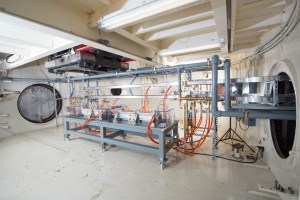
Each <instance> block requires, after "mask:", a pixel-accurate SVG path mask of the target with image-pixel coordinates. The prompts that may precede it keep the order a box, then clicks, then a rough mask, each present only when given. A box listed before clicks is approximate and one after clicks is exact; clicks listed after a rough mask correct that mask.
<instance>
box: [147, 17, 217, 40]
mask: <svg viewBox="0 0 300 200" xmlns="http://www.w3.org/2000/svg"><path fill="white" fill-rule="evenodd" d="M215 25H216V24H215V20H214V19H208V20H204V21H200V22H195V23H192V24H187V25H183V26H179V27H175V28H170V29H166V30H162V31H158V32H152V33H146V34H144V35H142V38H144V40H145V41H156V40H162V39H166V38H171V37H178V36H181V35H189V34H195V33H203V32H205V33H207V32H213V31H214V30H215V29H216V26H215Z"/></svg>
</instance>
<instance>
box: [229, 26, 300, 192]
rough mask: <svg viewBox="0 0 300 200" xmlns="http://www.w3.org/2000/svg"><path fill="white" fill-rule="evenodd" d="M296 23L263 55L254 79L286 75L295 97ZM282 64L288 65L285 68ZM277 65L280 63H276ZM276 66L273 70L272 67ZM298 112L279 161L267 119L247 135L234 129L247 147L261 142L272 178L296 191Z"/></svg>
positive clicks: (299, 35) (299, 44) (299, 48)
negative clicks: (291, 137)
mask: <svg viewBox="0 0 300 200" xmlns="http://www.w3.org/2000/svg"><path fill="white" fill-rule="evenodd" d="M270 35H272V33H270V34H268V35H266V36H265V37H264V38H263V40H267V39H268V38H269V37H270ZM299 52H300V24H298V26H297V27H296V28H295V30H294V31H293V32H292V33H291V34H290V35H289V37H288V38H286V40H285V41H284V42H282V43H281V44H280V45H278V46H277V47H276V48H274V49H272V50H271V51H269V52H267V53H266V54H264V56H263V58H262V60H261V61H260V66H259V68H258V76H271V75H277V74H278V73H280V72H286V73H287V74H288V75H289V76H290V77H291V79H292V81H293V85H294V88H295V92H296V95H298V93H299V92H300V86H299V78H300V67H299V66H298V65H299V63H300V56H299V55H300V54H299ZM251 54H252V51H251V50H249V52H246V53H245V55H246V56H248V55H251ZM282 61H284V62H287V63H289V66H286V65H285V64H283V63H282ZM278 63H280V64H278ZM276 64H278V65H277V67H276ZM237 68H238V65H234V66H233V69H232V73H231V76H232V77H236V76H238V75H237V74H239V73H237V72H236V69H237ZM242 70H243V71H242V77H245V74H246V69H245V67H244V65H242ZM296 101H297V110H298V107H299V105H300V100H299V97H296ZM299 122H300V119H299V111H297V126H296V134H295V142H294V147H293V149H292V151H291V152H290V156H289V157H288V158H287V159H282V158H280V157H279V156H278V154H277V152H276V150H275V148H274V146H273V141H272V137H271V132H270V125H269V120H266V119H264V120H257V126H255V127H250V128H249V130H248V131H247V132H243V131H241V130H240V129H238V133H240V134H241V135H243V136H244V137H245V138H246V141H248V142H249V143H250V144H251V143H253V144H256V143H261V144H262V145H263V146H264V147H265V152H264V160H265V162H266V163H267V164H268V165H269V166H270V168H271V170H272V172H273V173H274V174H275V176H276V178H277V179H278V181H279V182H280V184H282V185H283V186H284V187H290V186H291V187H292V188H294V189H296V190H297V189H298V188H299V186H300V161H299V158H300V134H299V132H300V130H299Z"/></svg>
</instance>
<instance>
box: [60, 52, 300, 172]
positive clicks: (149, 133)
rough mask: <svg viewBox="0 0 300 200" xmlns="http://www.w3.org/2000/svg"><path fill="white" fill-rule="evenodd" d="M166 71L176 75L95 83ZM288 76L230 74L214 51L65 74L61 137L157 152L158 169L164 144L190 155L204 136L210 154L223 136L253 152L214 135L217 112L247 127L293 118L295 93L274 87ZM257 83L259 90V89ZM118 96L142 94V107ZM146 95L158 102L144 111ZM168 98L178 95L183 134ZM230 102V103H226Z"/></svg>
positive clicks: (231, 135) (229, 135)
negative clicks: (189, 58) (205, 56)
mask: <svg viewBox="0 0 300 200" xmlns="http://www.w3.org/2000/svg"><path fill="white" fill-rule="evenodd" d="M219 70H221V71H224V75H225V76H224V77H225V79H223V80H221V79H218V71H219ZM199 71H211V76H212V78H211V79H208V78H207V79H193V76H192V75H193V73H195V72H199ZM172 74H175V75H177V81H175V82H162V83H144V84H128V85H108V86H103V85H101V86H100V85H99V83H98V81H101V80H104V79H106V80H107V79H119V78H135V77H155V76H161V75H172ZM92 81H96V83H97V86H90V82H92ZM289 81H290V79H289V77H287V76H285V75H277V76H271V77H251V78H239V79H230V61H229V60H225V61H224V62H220V59H219V57H218V56H214V57H212V59H211V60H210V59H209V60H208V61H207V62H203V63H197V64H189V65H180V66H169V67H150V68H141V69H138V70H130V71H125V72H114V73H104V74H97V75H90V76H83V77H68V78H67V79H66V82H67V83H68V85H69V103H70V105H69V107H68V110H69V112H70V114H69V116H65V118H64V119H65V139H66V140H68V139H69V138H70V137H71V136H76V137H83V138H87V139H91V140H95V141H99V142H100V143H101V146H102V149H103V150H104V151H105V150H106V147H107V145H109V144H113V145H117V146H122V147H126V148H132V149H135V150H138V151H143V152H149V153H154V154H157V155H159V160H160V163H161V166H162V168H164V166H165V163H166V162H167V157H166V153H167V152H168V151H169V150H170V149H172V150H174V151H178V152H180V153H183V154H187V155H192V154H193V153H194V152H195V151H196V150H197V149H198V148H199V147H200V146H201V145H202V144H203V143H204V142H205V141H206V139H207V138H212V141H213V145H212V157H213V159H214V158H215V156H216V150H217V148H218V143H219V142H220V141H221V142H222V141H224V140H227V139H230V140H231V141H232V144H234V143H233V141H238V142H242V143H245V144H246V146H247V147H249V149H250V150H252V151H254V150H253V148H251V147H250V145H248V144H247V143H246V142H245V141H243V140H242V139H241V138H240V137H239V136H238V135H237V134H236V133H232V132H231V131H230V133H226V134H224V135H223V136H222V137H221V139H220V140H218V117H229V118H230V119H231V117H235V118H239V119H240V121H241V122H242V123H244V124H246V125H248V126H255V119H273V120H295V118H296V107H295V94H294V93H293V91H291V90H290V91H287V92H285V93H282V92H280V91H281V90H282V89H280V88H281V87H282V85H286V84H288V82H289ZM77 83H80V84H82V83H85V87H84V90H82V93H80V95H77V96H76V95H75V94H78V93H76V90H75V88H76V84H77ZM280 85H281V86H280ZM158 87H164V88H166V90H164V92H165V93H164V95H154V94H151V95H150V94H148V92H149V89H151V88H158ZM172 87H173V88H175V89H176V91H173V93H171V92H170V90H171V88H172ZM283 87H284V86H283ZM103 88H108V89H118V90H119V89H133V88H142V89H144V91H145V92H144V95H133V94H131V95H121V94H119V95H105V94H103V93H102V92H101V89H103ZM258 88H264V89H263V91H262V92H261V93H259V91H258V90H259V89H258ZM107 99H114V101H111V103H112V102H113V104H112V105H108V104H107V102H106V101H107ZM119 99H142V100H143V107H142V108H141V109H140V110H138V111H137V110H131V109H130V108H128V107H127V106H124V105H118V104H117V101H118V100H119ZM150 99H162V101H161V102H162V106H158V108H157V109H155V110H148V109H147V102H149V100H150ZM170 99H172V100H178V101H179V104H180V105H182V108H183V117H182V123H183V135H180V134H179V133H178V120H177V119H178V116H176V117H175V114H174V110H173V109H169V108H167V106H166V102H167V101H168V100H170ZM233 101H235V102H236V103H235V104H232V102H233ZM218 102H224V104H225V106H224V108H225V109H224V110H220V109H219V105H218ZM230 125H231V121H230ZM230 128H231V127H230ZM129 134H130V135H136V136H141V137H146V138H148V139H149V141H151V142H152V143H153V144H150V145H145V144H139V143H137V142H131V141H126V139H125V138H126V135H129ZM234 136H237V137H238V138H235V137H234ZM242 147H243V145H242ZM236 148H241V147H236ZM238 150H240V149H238ZM237 153H239V152H237Z"/></svg>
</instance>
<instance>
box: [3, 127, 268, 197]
mask: <svg viewBox="0 0 300 200" xmlns="http://www.w3.org/2000/svg"><path fill="white" fill-rule="evenodd" d="M129 139H130V138H129ZM140 140H144V141H146V139H145V138H141V139H140ZM210 145H211V141H210V140H208V141H207V142H206V144H205V146H204V147H202V148H201V151H202V152H210V148H211V147H210ZM221 150H222V152H223V153H222V154H223V155H227V156H230V155H231V147H230V146H229V145H224V144H222V145H220V151H221ZM222 154H221V155H222ZM168 157H169V162H168V164H167V168H166V169H165V170H164V171H162V170H161V169H160V165H159V162H158V157H157V156H155V155H151V154H145V153H140V152H135V151H132V150H128V149H124V148H121V147H109V148H108V151H107V152H104V153H102V151H101V148H100V146H99V144H98V143H95V142H92V141H88V140H82V139H74V140H71V141H70V142H68V143H67V142H64V141H63V129H62V127H59V128H49V129H44V130H41V131H35V132H30V133H25V134H21V135H14V136H12V137H8V138H5V139H2V140H0V161H1V164H0V199H1V200H6V199H13V200H18V199H22V200H25V199H30V200H35V199H43V200H47V199H49V200H50V199H51V200H54V199H57V200H63V199H70V200H71V199H72V200H76V199H78V200H83V199H84V200H96V199H130V200H134V199H139V200H147V199H149V200H153V199H172V200H176V199H178V200H182V199H184V200H189V199H205V200H210V199H211V200H219V199H228V200H229V199H230V200H233V199H236V200H243V199H251V200H259V199H265V198H262V197H259V196H254V195H252V194H248V191H249V190H257V183H262V184H264V185H266V186H271V184H272V183H273V181H274V176H273V175H272V173H271V172H270V171H269V170H268V169H262V168H257V167H253V166H248V165H245V164H241V163H236V162H230V161H226V160H222V159H217V160H216V161H212V160H211V158H210V157H208V156H199V155H195V156H193V157H189V156H185V155H181V154H178V155H174V153H173V152H169V153H168Z"/></svg>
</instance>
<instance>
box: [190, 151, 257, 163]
mask: <svg viewBox="0 0 300 200" xmlns="http://www.w3.org/2000/svg"><path fill="white" fill-rule="evenodd" d="M194 154H196V155H202V156H212V155H211V154H208V153H194ZM215 157H216V158H221V159H224V160H229V161H233V162H238V163H245V164H253V163H256V161H257V160H258V152H257V154H256V157H255V160H253V161H249V162H246V161H241V160H235V159H231V158H226V157H222V156H217V155H216V156H215Z"/></svg>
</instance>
